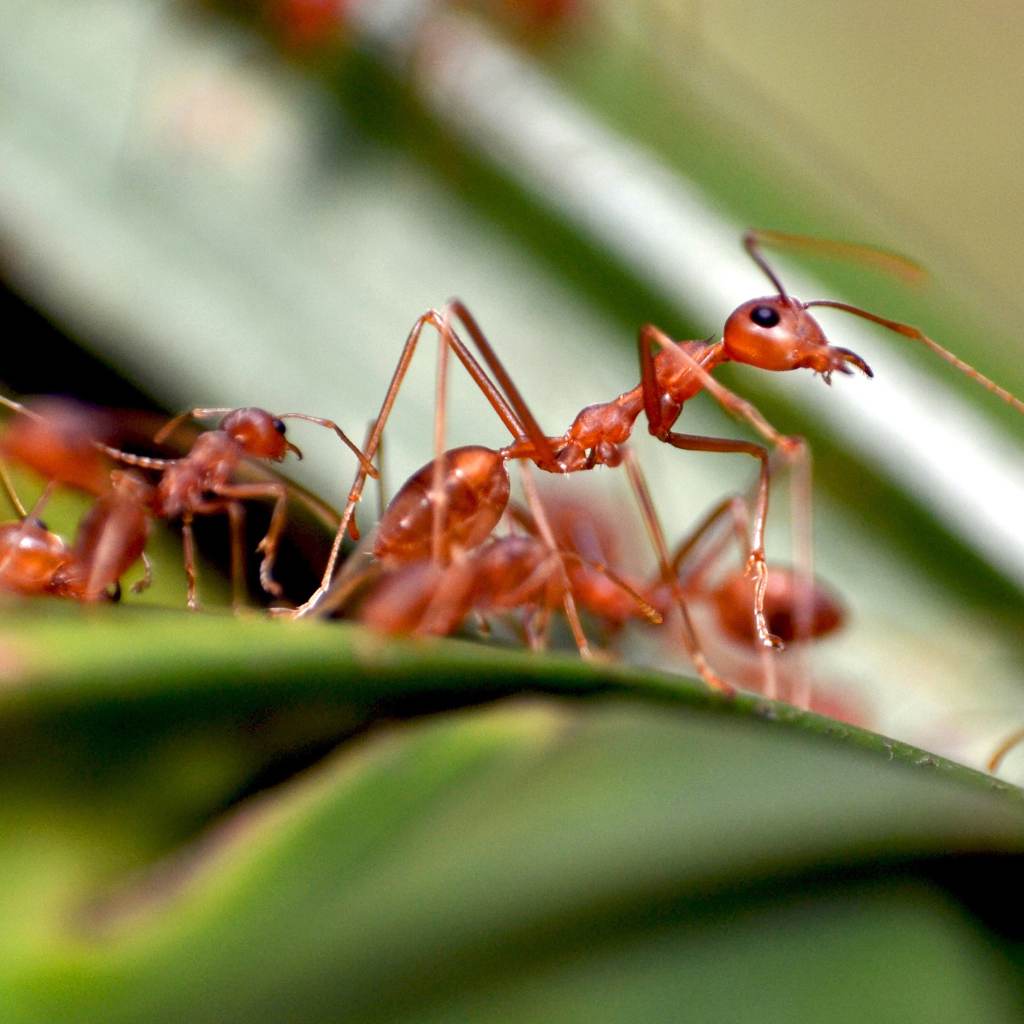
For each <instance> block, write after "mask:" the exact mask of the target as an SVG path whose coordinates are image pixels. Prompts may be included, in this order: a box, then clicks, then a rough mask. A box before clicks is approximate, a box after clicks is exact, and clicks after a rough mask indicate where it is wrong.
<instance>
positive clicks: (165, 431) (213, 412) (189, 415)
mask: <svg viewBox="0 0 1024 1024" xmlns="http://www.w3.org/2000/svg"><path fill="white" fill-rule="evenodd" d="M229 412H234V409H220V408H216V409H203V408H199V409H186V410H185V411H184V412H179V413H178V415H177V416H174V417H172V418H171V419H169V420H168V421H167V422H166V423H165V424H164V425H163V426H162V427H161V428H160V429H159V430H158V431H157V432H156V433H155V434H154V435H153V443H154V444H163V442H164V441H166V440H167V438H169V437H170V436H171V434H173V433H174V432H175V431H176V430H177V429H178V427H180V426H181V425H182V423H184V422H185V420H204V419H206V418H207V417H209V416H227V414H228V413H229Z"/></svg>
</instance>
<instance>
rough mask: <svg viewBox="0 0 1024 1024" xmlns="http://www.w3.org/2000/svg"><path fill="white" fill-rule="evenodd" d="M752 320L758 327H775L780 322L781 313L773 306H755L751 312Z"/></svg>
mask: <svg viewBox="0 0 1024 1024" xmlns="http://www.w3.org/2000/svg"><path fill="white" fill-rule="evenodd" d="M750 319H751V320H753V321H754V323H755V324H757V326H758V327H774V326H775V325H776V324H777V323H778V322H779V311H778V310H777V309H774V308H773V307H771V306H755V307H754V308H753V309H752V310H751V311H750Z"/></svg>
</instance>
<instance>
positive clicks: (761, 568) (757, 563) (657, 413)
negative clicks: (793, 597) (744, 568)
mask: <svg viewBox="0 0 1024 1024" xmlns="http://www.w3.org/2000/svg"><path fill="white" fill-rule="evenodd" d="M638 342H639V355H640V374H641V384H642V388H643V400H644V412H645V415H646V416H647V426H648V429H649V430H650V432H651V434H653V435H654V436H655V437H657V438H658V439H659V440H661V441H664V442H666V443H667V444H671V445H672V446H673V447H675V448H681V449H683V450H686V451H705V452H729V453H739V454H746V455H751V456H753V457H754V458H756V459H758V460H759V461H760V463H761V469H760V474H759V478H758V488H757V500H756V503H755V511H754V523H753V530H752V532H751V547H750V557H749V562H748V565H749V571H750V572H751V575H753V577H754V580H755V604H754V615H755V621H756V623H757V632H758V637H759V638H760V640H761V642H762V643H763V644H765V645H766V646H769V647H776V648H777V647H780V646H781V644H780V642H779V640H778V638H777V637H773V636H772V634H771V633H770V632H769V631H768V627H767V623H766V622H765V618H764V595H765V591H766V589H767V585H768V575H767V573H768V570H767V566H766V564H765V551H764V530H765V524H766V522H767V518H768V496H769V491H770V486H771V469H770V466H769V459H768V451H767V449H766V448H765V447H764V446H763V445H759V444H754V443H752V442H749V441H733V440H730V439H727V438H710V437H698V436H696V435H692V434H678V433H674V432H673V431H672V430H671V426H672V423H671V421H669V422H666V420H665V419H664V415H663V412H662V403H661V395H660V394H659V386H658V379H657V373H656V368H655V362H654V356H653V353H652V350H651V344H652V343H656V344H658V345H659V346H661V348H662V349H663V350H665V351H666V352H669V353H671V354H672V357H673V358H675V359H678V360H679V361H680V362H681V363H682V364H683V365H684V366H685V367H686V369H687V371H688V372H689V373H690V374H691V375H692V376H693V377H694V378H695V380H696V381H697V382H698V383H699V385H700V387H701V388H703V389H704V390H706V391H708V392H709V393H710V394H711V395H712V397H713V398H714V399H715V400H716V401H717V402H718V403H719V404H720V405H721V406H722V408H723V409H725V410H726V412H728V413H730V414H731V415H733V416H736V417H738V418H740V419H743V420H745V421H746V422H747V423H749V424H750V425H751V426H752V427H753V428H754V430H756V431H757V432H758V433H759V434H760V435H761V436H762V437H763V438H764V439H765V440H767V441H768V442H769V443H770V444H772V445H774V446H775V447H776V448H778V449H779V450H780V451H782V452H783V453H784V455H785V456H786V458H787V459H788V460H789V461H790V462H792V463H795V464H796V466H797V473H796V474H795V477H798V478H799V479H800V480H802V481H804V482H805V483H804V485H803V486H801V488H800V492H799V497H800V498H801V499H802V498H803V496H804V494H805V493H806V494H808V495H809V485H808V484H807V483H806V481H808V479H809V472H810V469H809V467H810V462H809V456H808V450H807V444H806V442H805V441H804V439H803V438H800V437H789V436H786V435H785V434H781V433H780V432H779V431H778V430H776V429H775V427H773V426H772V425H771V423H769V422H768V420H767V419H765V417H764V416H763V415H762V414H761V413H760V411H759V410H758V409H757V408H756V407H755V406H754V405H752V404H751V403H750V402H748V401H747V400H746V399H745V398H741V397H740V396H739V395H737V394H734V393H733V392H732V391H730V390H729V389H728V388H726V387H724V386H723V385H721V384H719V382H718V381H717V380H715V379H714V377H712V376H711V374H710V373H709V372H708V371H707V369H706V368H705V367H704V366H703V365H701V363H700V362H699V361H698V360H696V359H694V358H693V356H691V355H690V354H689V353H688V352H687V351H686V350H685V348H684V347H683V346H681V345H677V344H676V343H675V342H674V341H672V339H671V338H669V337H668V336H667V335H666V334H664V333H663V332H662V331H660V330H659V329H658V328H657V327H654V326H653V325H651V324H647V325H646V326H644V327H642V328H641V329H640V334H639V339H638ZM677 408H678V407H677ZM677 415H678V413H677ZM807 500H809V498H807ZM805 518H806V519H807V520H808V521H809V519H810V513H809V509H808V510H806V516H805Z"/></svg>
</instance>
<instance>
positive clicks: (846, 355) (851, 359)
mask: <svg viewBox="0 0 1024 1024" xmlns="http://www.w3.org/2000/svg"><path fill="white" fill-rule="evenodd" d="M832 353H833V359H836V358H838V362H837V363H836V366H835V369H837V370H839V371H840V372H842V373H848V374H849V373H853V370H851V369H850V365H852V366H856V367H857V369H858V370H860V372H861V373H863V374H864V376H865V377H874V372H873V371H872V369H871V367H870V366H868V364H867V363H866V362H865V361H864V360H863V359H861V357H860V356H859V355H857V353H856V352H851V351H850V350H849V349H848V348H836V347H835V346H832ZM847 364H850V365H847Z"/></svg>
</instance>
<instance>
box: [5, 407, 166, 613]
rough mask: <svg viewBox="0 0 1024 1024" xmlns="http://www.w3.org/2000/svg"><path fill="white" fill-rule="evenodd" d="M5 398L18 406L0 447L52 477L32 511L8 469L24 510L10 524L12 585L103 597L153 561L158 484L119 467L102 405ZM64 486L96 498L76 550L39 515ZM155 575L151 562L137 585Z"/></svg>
mask: <svg viewBox="0 0 1024 1024" xmlns="http://www.w3.org/2000/svg"><path fill="white" fill-rule="evenodd" d="M0 402H2V404H4V405H6V406H8V407H9V408H11V409H13V410H14V411H15V415H14V417H13V418H12V419H11V421H10V423H8V424H7V425H6V428H5V430H4V433H3V437H2V438H0V453H2V454H3V456H4V457H5V458H10V459H14V460H16V461H18V462H20V463H21V464H22V465H25V466H27V467H29V468H30V469H32V470H34V471H35V472H37V473H39V474H40V475H41V476H43V477H44V478H46V480H47V485H46V487H45V489H44V490H43V493H42V494H41V495H40V496H39V498H38V499H37V500H36V502H35V505H34V506H33V508H32V511H31V512H30V513H29V512H26V510H25V508H24V506H23V505H22V504H21V502H20V500H19V499H18V496H17V494H16V493H15V492H14V488H13V486H12V485H11V483H10V480H9V479H8V477H7V474H6V470H5V471H4V473H3V486H4V489H5V490H6V491H7V495H8V497H9V499H10V500H11V502H12V504H13V505H14V507H15V509H16V511H17V512H18V515H19V516H20V522H18V523H8V524H4V526H3V531H4V532H3V538H2V542H0V551H2V552H3V554H0V565H2V570H0V572H2V575H3V578H4V585H5V586H6V587H7V588H8V589H12V590H16V591H18V592H20V593H42V592H46V593H55V594H60V595H61V596H65V597H75V598H78V599H80V600H84V601H96V600H99V599H101V598H102V597H103V596H104V595H105V594H106V593H107V589H108V588H109V587H111V586H113V587H115V588H116V587H117V586H118V581H119V580H120V578H121V577H122V576H123V575H124V574H125V573H126V572H127V571H128V569H130V568H131V567H132V566H133V565H134V564H135V562H137V561H138V560H139V558H143V559H145V554H144V549H145V546H146V540H147V539H148V536H149V518H150V513H149V506H150V504H151V502H152V488H151V487H150V486H149V485H148V484H147V483H146V482H145V480H143V479H142V478H141V477H140V476H139V475H138V474H137V473H130V472H120V471H116V470H115V471H113V472H112V471H111V469H110V465H109V462H108V460H107V457H106V455H105V451H106V450H107V449H106V446H105V444H104V443H103V442H102V441H100V440H99V438H100V437H102V436H104V434H105V429H104V423H103V419H102V417H101V416H100V415H99V414H98V413H97V412H96V411H95V410H93V409H90V408H88V407H87V406H82V405H79V404H78V403H75V402H70V401H68V400H66V399H54V398H50V399H45V400H43V401H40V402H37V403H35V404H34V405H33V406H32V407H28V406H23V405H21V404H20V403H18V402H14V401H12V400H10V399H7V398H4V397H2V396H0ZM58 484H61V485H64V486H67V487H72V488H74V489H76V490H81V491H85V492H86V493H87V494H91V495H93V496H94V497H95V498H96V500H95V502H94V503H93V505H92V506H91V507H90V509H89V510H88V511H87V512H86V514H85V516H84V517H83V518H82V521H81V523H80V524H79V528H78V533H77V536H76V538H75V543H74V544H73V545H72V546H71V547H70V548H67V547H66V545H65V544H64V542H63V541H62V540H61V539H60V538H59V537H57V535H56V534H53V533H50V532H49V531H48V530H47V529H46V527H45V526H44V525H43V524H42V522H41V521H40V519H39V514H40V513H41V512H42V509H43V507H44V505H45V504H46V502H47V501H48V500H49V497H50V495H51V493H52V491H53V488H54V486H55V485H58ZM150 578H151V572H150V565H149V563H148V561H147V562H146V573H145V576H144V578H143V579H142V580H141V581H140V582H139V583H137V584H135V586H134V587H133V590H135V591H136V592H138V591H140V590H142V589H143V588H144V587H146V586H148V585H149V581H150Z"/></svg>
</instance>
